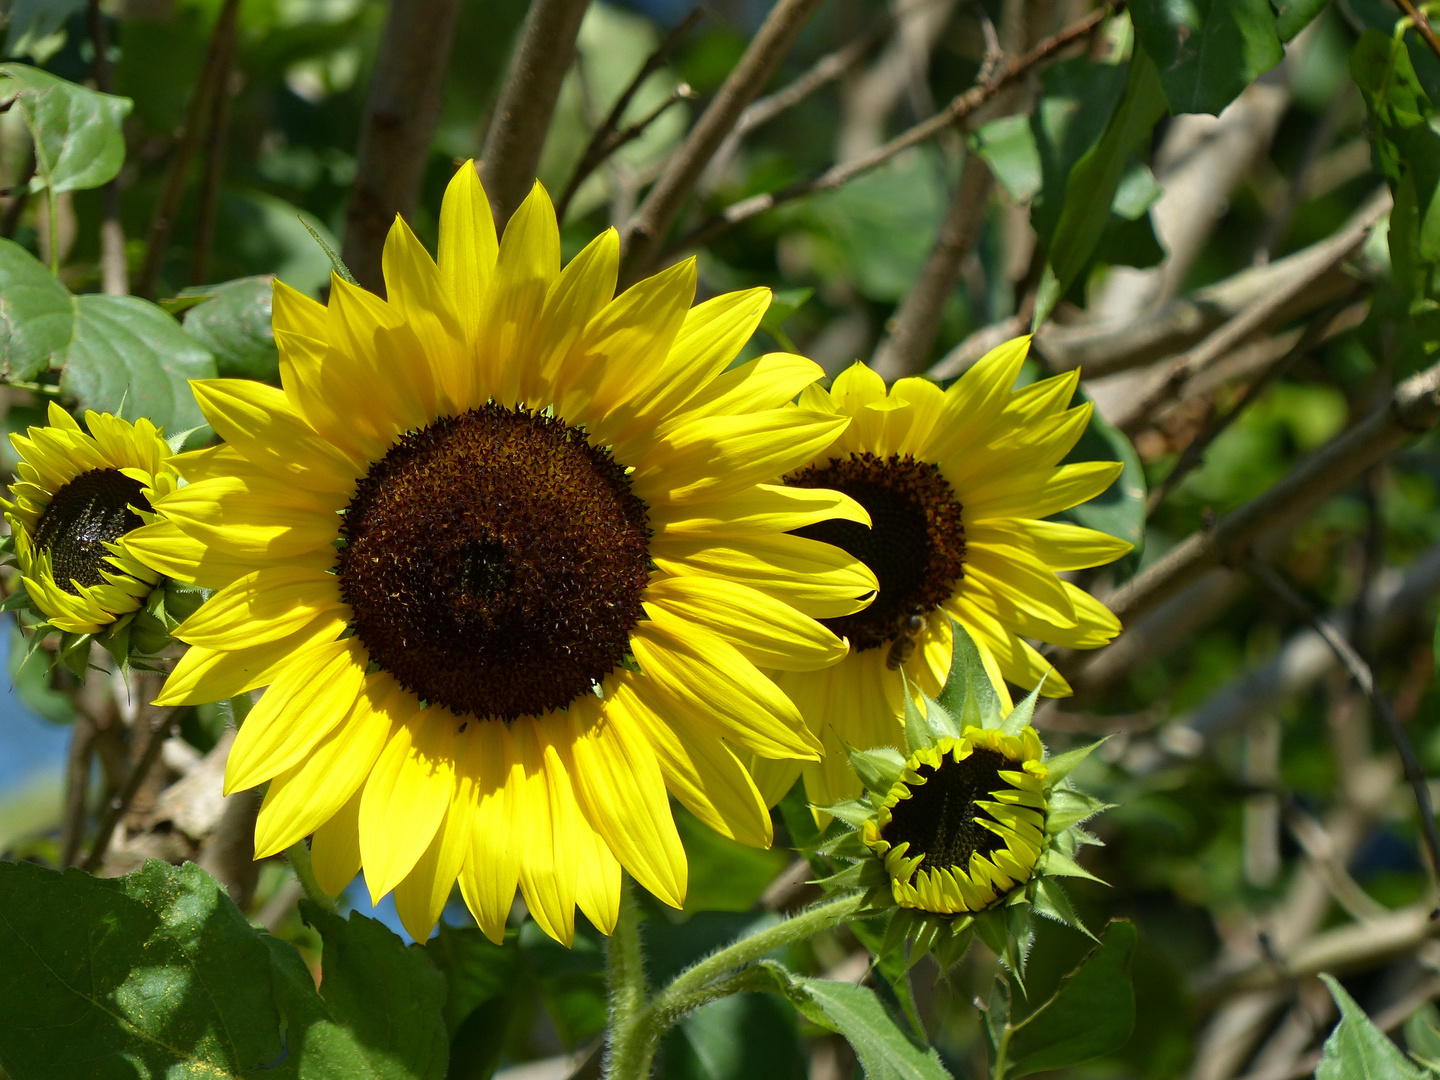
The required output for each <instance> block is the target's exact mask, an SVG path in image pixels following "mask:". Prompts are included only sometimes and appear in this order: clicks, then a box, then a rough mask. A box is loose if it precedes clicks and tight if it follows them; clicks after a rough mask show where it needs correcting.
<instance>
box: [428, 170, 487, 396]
mask: <svg viewBox="0 0 1440 1080" xmlns="http://www.w3.org/2000/svg"><path fill="white" fill-rule="evenodd" d="M499 250H500V245H499V243H498V242H497V241H496V239H495V219H494V218H493V217H492V216H491V214H490V200H489V199H487V198H486V197H485V189H484V188H483V187H481V186H480V175H479V173H477V172H476V171H475V163H474V162H473V161H467V162H465V164H464V165H461V166H460V168H458V169H457V170H455V175H454V176H453V177H451V178H450V183H449V184H448V185H447V186H446V188H445V199H444V201H443V202H442V203H441V204H440V258H439V266H440V278H441V280H442V281H444V283H445V288H446V290H447V291H448V292H449V293H450V300H451V303H452V304H453V305H454V308H455V313H456V315H457V317H458V318H459V321H460V327H461V330H462V332H463V333H464V334H465V340H466V343H467V345H470V346H472V347H473V344H474V341H475V335H476V334H477V332H478V331H479V329H480V312H481V307H482V304H483V301H484V298H485V295H486V293H487V292H488V291H489V288H490V282H491V279H492V278H493V277H494V274H495V260H496V257H497V255H498V253H499ZM455 392H456V393H459V394H460V395H461V396H462V397H463V398H464V400H466V401H468V400H470V399H469V395H468V387H458V388H456V390H455Z"/></svg>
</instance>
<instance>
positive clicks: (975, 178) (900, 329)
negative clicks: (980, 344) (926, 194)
mask: <svg viewBox="0 0 1440 1080" xmlns="http://www.w3.org/2000/svg"><path fill="white" fill-rule="evenodd" d="M991 183H992V178H991V176H990V170H989V168H987V167H986V165H985V163H984V162H983V161H981V160H980V159H979V158H978V157H977V156H975V155H974V154H966V155H965V172H964V173H963V174H962V175H961V177H960V183H959V185H957V187H956V188H955V196H954V198H953V199H952V200H951V201H950V209H949V211H948V212H947V213H946V215H945V222H944V224H942V225H941V226H940V235H939V236H937V237H936V238H935V246H934V247H932V248H931V249H930V255H929V256H928V257H927V258H926V260H925V266H924V268H923V269H922V270H921V271H920V276H919V277H917V278H916V279H915V284H914V286H913V287H912V288H911V289H910V292H909V293H908V294H907V295H906V297H905V300H904V302H903V303H902V304H901V305H900V309H899V310H898V311H897V312H896V313H895V322H894V327H895V328H894V330H892V331H891V334H890V337H889V339H888V340H886V341H885V342H884V343H882V344H881V346H880V348H879V349H877V350H876V353H875V360H874V362H873V364H872V366H873V367H874V368H875V370H876V371H878V372H879V373H880V374H881V376H883V377H884V378H885V380H886V381H887V382H890V381H893V380H895V379H898V378H901V377H902V376H905V375H913V374H915V373H916V372H917V371H919V370H921V368H923V367H924V366H925V361H926V359H927V358H928V357H929V356H930V350H931V348H932V347H933V346H934V344H935V335H936V334H937V333H939V331H940V319H941V317H942V316H943V315H944V314H945V302H946V301H947V300H949V299H950V294H951V293H952V292H954V291H955V283H956V282H957V281H958V280H959V279H960V264H961V263H962V262H963V261H964V260H965V256H967V255H969V254H970V252H971V251H972V250H974V247H975V241H976V240H977V239H978V238H979V236H980V229H981V227H982V226H983V225H984V224H985V204H986V200H987V199H988V198H989V195H990V185H991Z"/></svg>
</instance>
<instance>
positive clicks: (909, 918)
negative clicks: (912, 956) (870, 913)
mask: <svg viewBox="0 0 1440 1080" xmlns="http://www.w3.org/2000/svg"><path fill="white" fill-rule="evenodd" d="M920 919H921V915H920V913H919V912H917V911H916V910H915V909H914V908H902V907H897V908H896V909H895V914H894V916H892V917H891V919H890V925H889V926H887V927H886V928H885V938H884V940H883V941H881V942H880V952H879V954H878V955H880V956H889V955H890V954H891V953H893V952H895V951H896V950H897V949H900V948H901V947H903V946H904V944H905V939H906V938H908V937H909V936H910V934H911V933H912V932H913V931H914V929H915V927H916V925H917V924H918V923H919V921H920Z"/></svg>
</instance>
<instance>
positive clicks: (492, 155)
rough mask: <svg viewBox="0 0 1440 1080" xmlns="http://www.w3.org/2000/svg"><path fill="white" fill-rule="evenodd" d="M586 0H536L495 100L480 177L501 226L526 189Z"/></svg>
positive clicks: (572, 55)
mask: <svg viewBox="0 0 1440 1080" xmlns="http://www.w3.org/2000/svg"><path fill="white" fill-rule="evenodd" d="M588 6H589V0H535V2H534V3H532V4H531V5H530V10H529V12H527V13H526V15H525V25H524V26H523V27H521V29H520V40H519V42H518V43H517V44H516V46H515V57H514V59H512V60H511V61H510V71H509V73H508V74H507V75H506V76H505V85H504V86H503V87H502V88H501V90H500V98H499V100H498V101H497V102H496V104H495V112H494V115H493V116H492V117H491V120H490V130H489V131H488V132H487V133H486V135H485V148H484V150H483V151H482V152H481V162H480V178H481V180H483V181H484V183H485V194H486V195H488V196H489V197H490V209H491V211H492V212H493V213H494V214H495V227H496V228H497V229H503V228H504V227H505V223H506V222H507V221H509V220H510V215H511V214H513V213H514V212H515V210H516V208H517V207H518V206H519V205H520V204H521V203H522V202H523V201H524V200H525V196H526V195H528V194H530V187H531V185H532V184H533V183H534V182H535V167H536V165H538V164H539V162H540V151H541V149H542V148H543V147H544V145H545V135H546V133H547V132H548V131H549V130H550V118H551V116H553V115H554V113H555V101H556V99H557V98H559V96H560V84H561V83H562V82H563V81H564V79H565V73H566V72H567V71H569V70H570V65H571V64H572V63H573V62H574V60H575V36H576V35H577V34H578V33H579V32H580V20H581V19H582V18H583V17H584V15H585V9H586V7H588Z"/></svg>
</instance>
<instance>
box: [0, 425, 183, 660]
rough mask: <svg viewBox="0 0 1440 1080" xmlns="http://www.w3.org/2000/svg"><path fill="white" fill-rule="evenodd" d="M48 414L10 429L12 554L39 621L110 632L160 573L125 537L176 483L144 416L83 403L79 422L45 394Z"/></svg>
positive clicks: (162, 444) (7, 507) (166, 452)
mask: <svg viewBox="0 0 1440 1080" xmlns="http://www.w3.org/2000/svg"><path fill="white" fill-rule="evenodd" d="M49 420H50V423H49V425H48V426H46V427H32V428H30V430H29V431H28V432H27V433H26V434H25V435H18V434H16V435H11V436H10V442H11V443H12V444H13V445H14V447H15V450H16V452H17V453H18V454H19V455H20V465H19V474H20V477H19V479H18V480H17V481H16V482H15V484H14V485H13V486H12V487H11V489H10V500H9V501H6V500H0V507H3V509H4V512H5V520H6V521H8V522H9V523H10V534H11V544H12V545H13V554H14V559H15V563H16V565H17V566H18V567H19V569H20V575H21V580H22V581H23V582H24V584H25V592H26V594H27V596H28V598H29V605H30V607H31V609H32V610H33V611H34V612H35V613H36V614H37V615H39V616H40V618H41V619H42V620H43V621H44V623H45V624H48V626H50V627H53V628H54V629H56V630H60V631H62V632H63V633H65V634H77V635H89V634H100V633H102V632H106V633H112V632H114V630H115V629H116V628H117V625H118V624H123V623H125V622H127V621H128V620H129V619H130V618H131V617H132V616H133V615H134V613H135V612H137V611H138V610H140V608H141V607H142V606H144V604H145V601H146V598H147V597H148V596H149V595H150V593H151V592H152V590H154V588H155V585H156V584H157V582H158V581H159V577H160V576H159V574H157V573H156V572H155V571H154V570H153V569H151V568H150V567H148V566H146V565H145V564H144V563H142V562H140V561H139V560H137V559H136V558H135V557H134V555H133V554H132V553H131V552H130V551H129V549H128V541H129V538H130V537H131V536H133V535H134V530H136V529H138V528H140V527H141V526H142V525H143V524H144V523H145V522H146V521H147V520H150V519H151V518H153V516H154V515H153V513H152V509H151V508H152V506H153V504H154V503H155V502H156V501H157V500H158V499H159V498H161V497H163V496H165V495H167V494H169V493H170V492H172V491H174V490H175V486H176V482H177V480H178V476H177V474H176V473H175V470H174V468H173V466H172V464H171V463H172V461H173V458H172V456H171V451H170V445H169V444H168V443H167V442H166V441H165V439H164V438H163V436H162V435H161V433H160V432H159V431H158V430H157V429H156V427H155V425H154V424H152V423H151V422H150V421H149V420H146V419H145V418H144V417H141V418H140V419H138V420H136V421H135V423H134V424H130V423H129V422H127V421H125V420H122V419H120V418H119V417H118V416H112V415H110V414H109V413H103V414H102V413H96V412H87V413H86V414H85V428H82V427H81V426H80V425H79V423H77V422H76V420H75V418H74V417H73V416H71V415H70V414H69V413H67V412H66V411H65V410H64V409H62V408H61V407H60V406H59V405H58V404H57V403H55V402H53V401H52V402H51V403H50V410H49ZM86 428H88V429H89V430H88V433H87V431H86ZM81 651H82V652H83V650H81Z"/></svg>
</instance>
